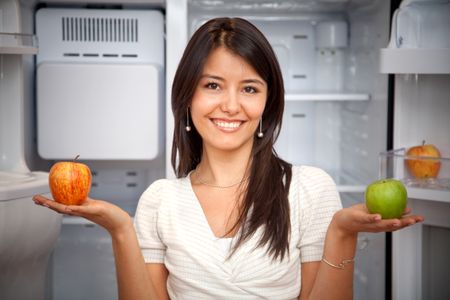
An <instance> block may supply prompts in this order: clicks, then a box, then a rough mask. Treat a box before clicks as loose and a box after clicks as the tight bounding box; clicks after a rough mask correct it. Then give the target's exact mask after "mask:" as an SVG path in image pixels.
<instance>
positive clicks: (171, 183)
mask: <svg viewBox="0 0 450 300" xmlns="http://www.w3.org/2000/svg"><path fill="white" fill-rule="evenodd" d="M187 180H188V179H187V178H185V177H184V178H176V179H158V180H156V181H154V182H153V183H152V184H150V186H149V187H148V188H147V189H146V190H145V191H144V192H143V193H142V195H141V198H140V200H139V202H140V203H141V202H144V203H147V204H151V205H152V206H159V205H160V204H161V200H162V199H165V200H166V199H176V198H177V196H179V195H181V194H183V193H186V192H187V190H188V189H187V187H188V186H189V185H188V184H187V182H186V181H187Z"/></svg>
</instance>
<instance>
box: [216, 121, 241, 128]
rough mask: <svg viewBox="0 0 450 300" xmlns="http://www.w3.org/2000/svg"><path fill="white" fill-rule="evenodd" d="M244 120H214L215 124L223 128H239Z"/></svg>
mask: <svg viewBox="0 0 450 300" xmlns="http://www.w3.org/2000/svg"><path fill="white" fill-rule="evenodd" d="M241 123H242V122H224V121H214V124H216V125H217V126H219V127H222V128H230V129H231V128H238V127H239V126H240V125H241Z"/></svg>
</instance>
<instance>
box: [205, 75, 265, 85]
mask: <svg viewBox="0 0 450 300" xmlns="http://www.w3.org/2000/svg"><path fill="white" fill-rule="evenodd" d="M202 78H210V79H215V80H218V81H225V79H224V78H222V77H220V76H216V75H211V74H203V75H202V76H201V77H200V79H202ZM241 82H242V83H256V84H259V85H262V86H264V85H265V83H264V82H263V81H262V80H259V79H257V78H249V79H244V80H242V81H241Z"/></svg>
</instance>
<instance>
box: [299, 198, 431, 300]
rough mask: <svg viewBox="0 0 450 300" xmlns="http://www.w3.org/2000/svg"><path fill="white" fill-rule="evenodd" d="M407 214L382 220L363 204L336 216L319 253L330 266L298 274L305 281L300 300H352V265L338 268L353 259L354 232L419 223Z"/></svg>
mask: <svg viewBox="0 0 450 300" xmlns="http://www.w3.org/2000/svg"><path fill="white" fill-rule="evenodd" d="M409 212H410V211H409V210H407V211H406V212H405V215H404V216H403V217H402V218H401V219H389V220H382V219H381V216H380V215H378V214H369V213H368V211H367V208H366V206H365V205H364V204H358V205H354V206H352V207H349V208H345V209H341V210H339V211H338V212H336V214H335V215H334V216H333V219H332V221H331V223H330V225H329V227H328V231H327V234H326V237H325V246H324V252H323V258H324V259H325V260H326V261H327V262H329V263H330V264H331V265H330V264H328V263H326V262H324V261H323V260H322V261H321V262H320V264H319V265H318V263H315V264H312V265H310V266H308V268H307V269H306V270H305V273H304V272H303V270H302V277H303V276H306V277H307V278H306V279H303V278H302V284H303V282H305V283H307V285H306V286H305V290H303V288H304V286H302V291H301V294H300V299H301V300H306V299H308V300H315V299H320V300H327V299H333V300H336V299H338V300H341V299H342V300H346V299H352V298H353V269H354V263H353V262H351V261H349V262H348V263H344V264H343V266H342V268H340V267H339V265H340V264H341V263H342V262H343V261H345V260H352V259H353V258H354V257H355V252H356V241H357V235H358V232H387V231H395V230H399V229H401V228H404V227H406V226H410V225H413V224H415V223H417V222H421V221H423V217H421V216H413V215H410V216H407V215H406V214H408V213H409ZM303 265H305V264H302V268H303ZM317 265H318V266H317ZM333 265H334V266H333ZM311 282H313V283H311ZM308 283H309V284H308Z"/></svg>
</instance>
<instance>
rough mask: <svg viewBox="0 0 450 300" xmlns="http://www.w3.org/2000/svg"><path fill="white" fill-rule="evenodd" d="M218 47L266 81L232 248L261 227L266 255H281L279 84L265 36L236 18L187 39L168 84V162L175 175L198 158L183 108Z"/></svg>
mask: <svg viewBox="0 0 450 300" xmlns="http://www.w3.org/2000/svg"><path fill="white" fill-rule="evenodd" d="M218 47H225V48H226V49H228V50H229V51H231V52H233V53H235V54H237V55H239V56H240V57H242V58H243V59H245V60H246V61H247V62H248V63H249V64H250V65H251V66H252V67H253V68H254V69H255V70H256V72H257V73H258V75H259V76H261V78H263V79H264V80H265V82H266V83H267V86H268V94H267V102H266V106H265V108H264V112H263V115H262V119H263V128H262V131H263V132H264V136H263V137H262V138H258V137H256V134H255V140H254V143H253V149H252V159H251V165H250V167H249V168H250V169H249V179H248V185H247V189H246V191H244V193H243V197H244V198H243V199H244V200H243V204H242V206H241V207H240V211H239V218H238V220H237V223H236V224H235V228H236V226H240V231H239V232H240V233H239V236H238V239H237V242H236V244H235V247H234V250H236V248H237V247H239V245H241V244H242V243H243V242H245V241H246V240H248V239H249V238H250V237H251V236H252V234H254V233H255V232H256V230H257V229H258V228H259V227H261V226H263V229H264V230H263V234H262V236H261V238H260V240H259V242H258V246H263V245H265V244H267V243H268V250H267V251H268V254H269V255H271V256H272V257H273V258H274V259H277V258H280V259H281V260H282V259H283V258H284V256H285V255H286V252H288V251H289V236H290V215H289V201H288V194H289V186H290V182H291V177H292V170H291V165H290V164H289V163H287V162H285V161H283V160H282V159H280V158H279V157H278V156H277V154H276V152H275V150H274V148H273V145H274V143H275V140H276V139H277V137H278V134H279V131H280V127H281V121H282V117H283V110H284V85H283V78H282V75H281V70H280V66H279V64H278V61H277V59H276V56H275V53H274V51H273V49H272V47H271V46H270V44H269V42H268V41H267V39H266V38H265V37H264V35H263V34H262V33H261V32H260V31H259V30H258V29H257V28H256V27H255V26H254V25H252V24H251V23H250V22H248V21H246V20H244V19H241V18H216V19H212V20H210V21H208V22H206V23H205V24H204V25H202V26H201V27H200V28H199V29H198V30H197V31H196V32H195V33H194V35H193V36H192V38H191V39H190V41H189V43H188V45H187V47H186V49H185V51H184V54H183V56H182V58H181V61H180V63H179V66H178V69H177V72H176V74H175V78H174V81H173V86H172V111H173V114H174V119H175V120H174V121H175V130H174V137H173V147H172V166H173V168H174V170H175V173H176V175H177V177H184V176H187V175H188V174H189V172H190V171H192V170H193V169H195V167H196V166H197V164H198V163H199V162H200V160H201V157H202V138H201V137H200V135H199V134H198V132H197V130H196V129H195V127H194V126H193V124H191V125H190V126H191V127H192V130H191V131H190V132H189V133H187V132H186V130H185V127H186V119H187V117H186V112H187V111H188V107H189V106H190V104H191V100H192V97H193V95H194V92H195V89H196V87H197V84H198V82H199V80H200V76H201V74H202V70H203V66H204V64H205V62H206V59H207V57H208V55H209V54H210V53H211V51H213V50H214V49H216V48H218Z"/></svg>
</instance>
